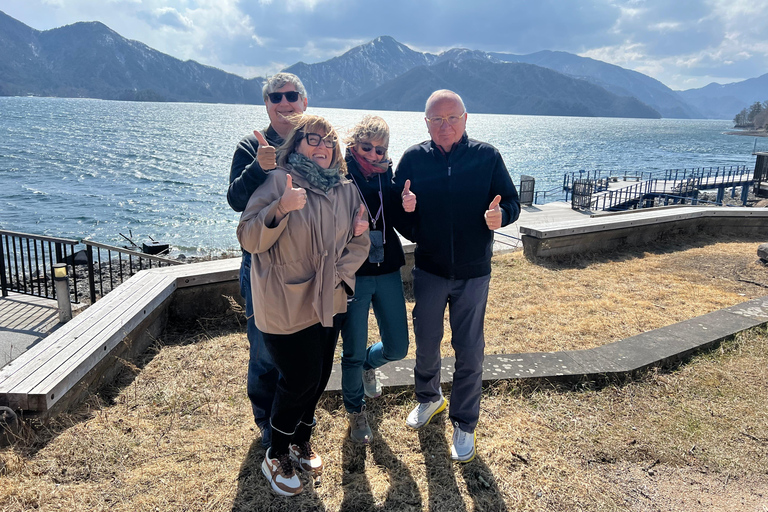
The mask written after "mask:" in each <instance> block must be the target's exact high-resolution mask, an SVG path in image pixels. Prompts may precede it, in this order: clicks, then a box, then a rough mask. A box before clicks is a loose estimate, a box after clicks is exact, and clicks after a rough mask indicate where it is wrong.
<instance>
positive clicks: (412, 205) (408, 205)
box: [401, 180, 416, 213]
mask: <svg viewBox="0 0 768 512" xmlns="http://www.w3.org/2000/svg"><path fill="white" fill-rule="evenodd" d="M401 197H402V198H403V210H405V211H406V212H408V213H410V212H412V211H414V210H415V209H416V194H414V193H413V192H411V180H405V186H404V187H403V194H402V196H401Z"/></svg>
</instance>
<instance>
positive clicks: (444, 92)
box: [424, 89, 467, 116]
mask: <svg viewBox="0 0 768 512" xmlns="http://www.w3.org/2000/svg"><path fill="white" fill-rule="evenodd" d="M443 98H452V99H455V100H456V101H458V102H459V105H461V110H463V111H464V112H466V111H467V107H465V106H464V100H462V99H461V96H459V95H458V94H456V93H455V92H453V91H450V90H448V89H440V90H438V91H435V92H433V93H432V94H430V95H429V98H427V104H426V106H425V107H424V115H425V116H426V115H429V108H430V107H431V106H432V104H433V103H435V102H436V101H437V100H441V99H443Z"/></svg>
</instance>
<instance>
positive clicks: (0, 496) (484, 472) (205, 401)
mask: <svg viewBox="0 0 768 512" xmlns="http://www.w3.org/2000/svg"><path fill="white" fill-rule="evenodd" d="M704 242H705V243H704ZM704 242H702V241H701V240H699V241H698V242H695V243H692V242H690V241H688V242H681V243H680V244H678V245H676V246H674V247H672V248H665V249H663V250H660V249H658V248H656V249H655V250H654V249H650V250H648V251H647V252H625V253H621V254H614V255H612V257H611V258H608V257H605V258H597V259H594V260H590V261H585V260H578V261H574V262H570V263H568V264H560V265H545V266H536V265H533V264H531V263H529V262H527V261H525V260H524V259H523V258H522V257H521V255H520V254H519V253H514V254H509V255H505V256H501V257H498V258H496V259H495V262H494V276H493V279H492V290H491V299H490V301H489V307H488V325H487V343H488V351H489V352H494V353H500V352H516V351H540V350H556V349H558V350H559V349H572V348H584V347H588V346H594V345H597V344H600V343H608V342H611V341H615V340H616V339H620V338H623V337H626V336H630V335H633V334H637V333H639V332H641V331H643V330H648V329H653V328H656V327H660V326H663V325H668V324H670V323H674V322H677V321H680V320H683V319H687V318H691V317H693V316H697V315H700V314H703V313H706V312H708V311H712V310H715V309H718V308H721V307H725V306H728V305H731V304H735V303H738V302H741V301H744V300H746V299H748V298H752V297H757V296H763V295H766V294H768V291H766V288H763V287H761V286H759V285H757V284H752V283H749V282H746V281H752V282H756V283H763V284H768V269H766V268H765V267H762V266H758V264H757V263H756V262H755V260H756V256H755V249H756V241H754V240H749V241H744V240H741V241H734V240H728V241H714V240H706V241H704ZM739 279H742V280H743V281H739ZM510 318H512V319H511V320H510ZM189 332H190V331H187V332H172V331H170V330H169V331H168V332H166V333H165V334H164V335H163V338H162V340H160V341H159V342H158V345H157V348H156V351H155V352H156V353H154V354H153V355H152V357H149V358H148V360H147V361H145V362H144V363H142V364H141V365H140V366H141V369H140V370H139V369H138V368H137V369H136V371H135V372H134V374H133V375H130V376H128V378H127V379H126V380H125V381H124V382H123V383H122V384H121V386H119V387H118V388H116V389H114V390H111V391H109V390H108V391H107V392H105V393H104V394H103V395H101V396H99V397H96V396H95V397H93V399H92V400H91V401H90V402H89V403H88V404H87V405H86V406H84V407H82V408H80V409H79V410H78V411H77V412H75V413H73V414H71V415H63V416H61V417H59V418H58V419H57V420H56V421H54V422H51V423H49V424H48V425H45V426H40V427H39V429H38V430H37V431H36V432H35V433H34V434H33V435H31V436H30V437H29V439H28V440H27V441H26V442H23V443H18V444H17V445H16V446H14V447H11V448H5V449H2V450H0V509H1V510H8V511H21V510H46V511H47V510H78V511H79V510H115V511H131V512H136V511H145V510H147V511H152V510H158V511H166V510H201V511H202V510H237V511H246V510H397V511H399V510H422V509H428V510H433V511H464V510H467V511H468V510H494V511H495V510H509V511H512V510H541V511H549V510H562V511H571V510H638V511H640V510H641V511H646V510H648V511H655V510H749V511H761V512H765V511H766V510H768V457H766V454H767V453H768V403H767V400H766V398H767V397H768V334H766V332H765V331H764V330H759V331H752V332H749V333H745V334H744V335H741V336H739V337H737V338H736V339H735V340H733V341H729V342H726V343H724V344H723V345H722V346H721V347H720V348H719V349H717V350H715V351H712V352H710V353H708V354H705V355H702V356H699V357H697V358H695V359H694V360H693V361H691V362H690V363H689V364H686V365H684V366H682V367H680V368H677V369H674V370H671V371H655V372H649V373H648V374H646V375H645V376H644V377H642V378H640V379H639V380H636V381H633V382H627V383H623V384H615V385H603V386H597V385H595V384H594V383H590V382H583V383H581V384H580V385H578V386H573V387H563V386H556V385H552V384H548V383H546V382H533V383H531V382H522V381H507V382H501V383H498V384H496V385H494V386H491V387H489V388H488V389H487V390H486V392H485V394H484V396H483V402H482V413H481V420H480V424H479V425H478V457H477V458H476V460H475V461H473V462H471V463H469V464H467V465H463V466H459V465H454V464H452V463H451V462H450V460H449V459H448V456H447V451H448V447H449V443H450V434H451V428H450V426H448V425H446V421H445V417H444V415H441V416H438V417H437V418H436V421H434V422H433V424H431V425H429V426H427V427H425V428H424V429H422V430H421V431H419V432H413V431H409V430H408V429H406V428H405V426H404V419H405V416H406V415H407V413H408V411H409V410H410V408H411V407H412V406H413V403H412V397H411V393H410V392H402V393H398V394H386V395H385V396H383V397H382V398H380V399H377V400H371V401H369V412H370V416H369V417H370V419H371V423H372V427H373V428H374V432H375V434H374V436H375V442H374V443H373V445H372V446H371V447H369V448H364V447H359V446H353V445H351V444H350V443H349V442H348V441H346V440H345V437H346V422H345V414H344V411H343V406H342V405H341V402H340V399H339V398H338V397H336V396H329V397H326V398H325V399H324V400H323V402H322V403H321V407H320V408H319V410H318V418H319V428H318V430H317V432H316V435H315V437H314V442H315V445H316V447H317V450H318V452H319V453H321V454H322V455H323V458H324V460H325V463H326V468H327V469H326V473H325V475H324V481H323V485H322V486H321V487H318V488H316V489H307V491H305V493H304V494H302V495H301V496H299V497H296V498H279V497H276V496H274V495H273V494H272V493H271V492H270V491H269V488H268V484H267V483H266V480H265V479H264V477H263V476H262V475H261V471H260V467H259V465H260V462H261V459H262V458H263V454H264V452H263V449H262V448H261V447H260V444H259V440H258V434H257V432H255V431H254V428H253V421H252V417H251V413H250V406H249V404H248V400H247V397H246V396H245V366H246V360H247V340H246V339H245V335H244V334H243V333H242V327H239V326H237V325H232V324H224V323H223V322H222V321H219V320H201V322H200V323H199V325H198V326H196V328H195V329H192V332H194V334H189ZM233 332H234V334H233ZM445 345H446V347H445V353H446V354H449V353H450V350H449V348H448V347H447V340H446V342H445ZM410 357H412V353H411V356H410Z"/></svg>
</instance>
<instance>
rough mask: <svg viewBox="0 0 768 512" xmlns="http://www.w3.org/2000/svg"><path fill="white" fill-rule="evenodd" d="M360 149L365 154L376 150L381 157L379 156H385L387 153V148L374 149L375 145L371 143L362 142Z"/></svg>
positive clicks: (378, 147)
mask: <svg viewBox="0 0 768 512" xmlns="http://www.w3.org/2000/svg"><path fill="white" fill-rule="evenodd" d="M358 147H359V148H360V151H362V152H363V153H367V152H369V151H370V150H372V149H375V150H376V154H377V155H379V156H384V153H386V152H387V148H385V147H384V146H375V147H374V145H373V144H371V143H370V142H360V143H359V144H358Z"/></svg>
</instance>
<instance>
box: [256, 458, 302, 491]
mask: <svg viewBox="0 0 768 512" xmlns="http://www.w3.org/2000/svg"><path fill="white" fill-rule="evenodd" d="M271 450H272V448H267V453H266V454H265V455H264V462H262V463H261V472H262V473H264V476H266V477H267V480H269V483H270V485H271V486H272V490H273V491H275V492H276V493H277V494H280V495H282V496H295V495H297V494H299V493H300V492H301V491H302V489H303V488H304V486H303V485H302V484H301V480H299V477H298V475H296V471H294V469H293V464H291V457H290V455H288V454H287V453H286V454H284V455H280V456H278V457H277V458H275V459H273V458H271V457H270V451H271Z"/></svg>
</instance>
